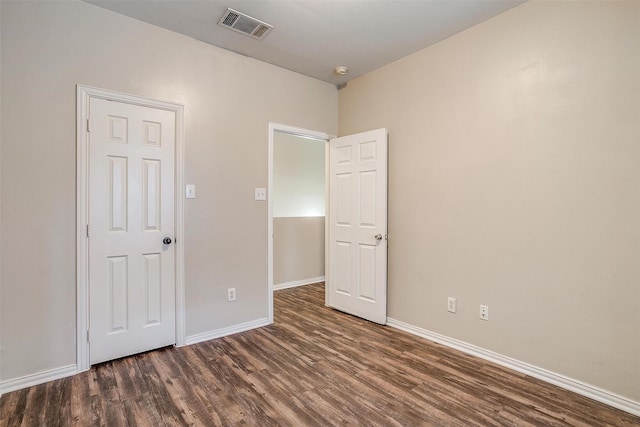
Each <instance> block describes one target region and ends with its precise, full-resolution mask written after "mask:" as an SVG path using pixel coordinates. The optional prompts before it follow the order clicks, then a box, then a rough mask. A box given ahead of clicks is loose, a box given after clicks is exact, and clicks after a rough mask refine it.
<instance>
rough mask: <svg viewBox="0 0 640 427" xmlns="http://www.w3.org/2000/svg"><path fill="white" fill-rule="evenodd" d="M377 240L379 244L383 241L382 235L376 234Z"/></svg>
mask: <svg viewBox="0 0 640 427" xmlns="http://www.w3.org/2000/svg"><path fill="white" fill-rule="evenodd" d="M373 237H375V238H376V240H377V241H378V242H379V241H380V240H382V234H376V235H375V236H373Z"/></svg>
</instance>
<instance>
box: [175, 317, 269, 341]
mask: <svg viewBox="0 0 640 427" xmlns="http://www.w3.org/2000/svg"><path fill="white" fill-rule="evenodd" d="M271 323H272V322H269V319H268V318H266V317H265V318H264V319H258V320H252V321H250V322H245V323H240V324H239V325H233V326H229V327H227V328H222V329H216V330H213V331H207V332H202V333H200V334H195V335H189V336H188V337H187V338H186V339H185V344H186V345H191V344H197V343H199V342H203V341H209V340H212V339H215V338H222V337H226V336H227V335H232V334H237V333H238V332H244V331H248V330H250V329H256V328H260V327H262V326H267V325H270V324H271Z"/></svg>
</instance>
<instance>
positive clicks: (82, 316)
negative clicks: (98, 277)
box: [76, 85, 185, 372]
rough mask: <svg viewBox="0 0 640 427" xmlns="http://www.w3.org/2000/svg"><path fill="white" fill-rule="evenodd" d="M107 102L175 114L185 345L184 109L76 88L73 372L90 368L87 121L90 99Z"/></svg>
mask: <svg viewBox="0 0 640 427" xmlns="http://www.w3.org/2000/svg"><path fill="white" fill-rule="evenodd" d="M92 97H93V98H100V99H107V100H111V101H119V102H125V103H128V104H133V105H141V106H144V107H150V108H157V109H162V110H167V111H172V112H174V113H175V117H176V129H175V132H176V141H175V162H176V164H175V185H176V188H175V196H176V199H175V233H176V234H175V236H174V238H175V240H176V248H175V262H176V266H175V274H176V277H175V283H176V345H177V346H181V345H184V344H185V298H184V188H183V187H184V185H183V182H184V107H183V106H182V105H179V104H174V103H170V102H164V101H158V100H154V99H148V98H143V97H138V96H134V95H129V94H125V93H120V92H114V91H111V90H106V89H99V88H95V87H90V86H83V85H77V87H76V102H77V109H76V155H77V158H76V192H77V195H76V209H77V211H76V215H77V216H76V245H77V246H76V269H77V270H76V364H77V367H76V371H77V372H82V371H86V370H88V369H89V368H90V367H91V363H90V359H89V343H88V342H87V331H88V328H89V244H88V241H87V235H86V227H87V223H88V212H89V193H88V191H89V186H88V177H89V175H88V174H89V167H88V165H89V150H88V149H87V144H88V139H87V119H88V118H89V116H90V114H89V113H90V111H89V100H90V98H92Z"/></svg>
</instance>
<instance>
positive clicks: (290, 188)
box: [271, 132, 327, 217]
mask: <svg viewBox="0 0 640 427" xmlns="http://www.w3.org/2000/svg"><path fill="white" fill-rule="evenodd" d="M326 144H327V143H326V141H320V140H315V139H309V138H302V137H300V136H296V135H290V134H287V133H283V132H275V134H274V138H273V186H272V194H271V197H272V203H273V216H274V217H299V216H324V214H325V200H324V199H325V177H324V172H325V161H324V157H325V147H326Z"/></svg>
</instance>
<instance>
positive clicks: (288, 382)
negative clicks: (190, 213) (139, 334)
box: [0, 283, 640, 426]
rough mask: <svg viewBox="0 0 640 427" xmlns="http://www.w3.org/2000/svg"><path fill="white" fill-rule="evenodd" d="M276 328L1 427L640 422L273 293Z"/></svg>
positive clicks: (20, 400)
mask: <svg viewBox="0 0 640 427" xmlns="http://www.w3.org/2000/svg"><path fill="white" fill-rule="evenodd" d="M274 305H275V322H274V324H273V325H271V326H268V327H264V328H260V329H257V330H253V331H248V332H244V333H240V334H236V335H233V336H229V337H225V338H221V339H217V340H212V341H208V342H204V343H200V344H196V345H192V346H188V347H181V348H164V349H160V350H156V351H152V352H148V353H143V354H140V355H136V356H132V357H128V358H124V359H120V360H115V361H112V362H107V363H103V364H100V365H97V366H94V367H93V368H92V369H91V370H90V371H88V372H85V373H82V374H79V375H76V376H73V377H69V378H64V379H61V380H57V381H53V382H50V383H47V384H42V385H39V386H35V387H30V388H27V389H23V390H19V391H15V392H12V393H7V394H6V395H4V396H2V398H1V399H0V425H1V426H181V425H198V426H218V425H222V426H231V425H246V426H335V425H363V426H566V425H572V426H632V425H633V426H640V418H638V417H634V416H632V415H630V414H627V413H625V412H622V411H619V410H616V409H613V408H610V407H608V406H605V405H603V404H600V403H597V402H594V401H592V400H590V399H587V398H585V397H582V396H579V395H576V394H574V393H571V392H568V391H565V390H563V389H560V388H557V387H555V386H552V385H549V384H546V383H543V382H541V381H538V380H536V379H532V378H529V377H527V376H525V375H523V374H520V373H517V372H513V371H510V370H507V369H504V368H501V367H499V366H496V365H494V364H491V363H489V362H485V361H483V360H480V359H477V358H474V357H472V356H468V355H465V354H463V353H460V352H457V351H454V350H451V349H448V348H446V347H443V346H440V345H437V344H434V343H432V342H430V341H427V340H424V339H421V338H417V337H414V336H412V335H410V334H407V333H404V332H401V331H398V330H395V329H391V328H388V327H383V326H379V325H375V324H372V323H369V322H366V321H363V320H361V319H358V318H354V317H351V316H348V315H345V314H343V313H339V312H336V311H334V310H331V309H328V308H326V307H324V286H323V284H322V283H320V284H316V285H309V286H304V287H299V288H293V289H285V290H281V291H277V292H276V293H275V304H274Z"/></svg>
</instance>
